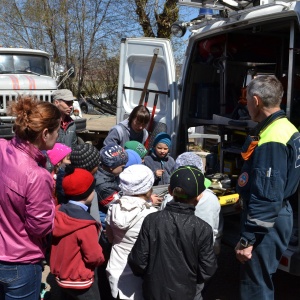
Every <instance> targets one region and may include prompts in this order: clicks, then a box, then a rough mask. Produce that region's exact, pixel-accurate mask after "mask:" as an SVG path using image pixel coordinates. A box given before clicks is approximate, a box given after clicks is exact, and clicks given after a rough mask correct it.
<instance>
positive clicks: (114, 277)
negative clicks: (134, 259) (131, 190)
mask: <svg viewBox="0 0 300 300" xmlns="http://www.w3.org/2000/svg"><path fill="white" fill-rule="evenodd" d="M156 211H157V210H156V209H155V208H154V207H152V206H151V203H148V202H147V201H145V200H144V199H142V198H139V197H134V196H123V197H122V198H121V199H119V200H118V201H117V202H116V203H114V204H112V205H110V207H109V209H108V212H107V216H106V223H107V227H106V233H107V237H108V239H109V241H110V242H111V243H112V250H111V254H110V259H109V261H108V265H107V268H106V272H107V276H108V280H109V283H110V287H111V292H112V296H113V297H114V298H117V296H118V293H119V297H120V299H137V300H139V299H143V296H142V279H141V278H139V277H136V276H134V275H133V273H132V271H131V269H130V267H129V265H128V264H127V257H128V255H129V253H130V251H131V249H132V247H133V245H134V243H135V241H136V240H137V238H138V234H139V232H140V229H141V226H142V223H143V220H144V218H145V217H146V216H147V215H148V214H150V213H153V212H156Z"/></svg>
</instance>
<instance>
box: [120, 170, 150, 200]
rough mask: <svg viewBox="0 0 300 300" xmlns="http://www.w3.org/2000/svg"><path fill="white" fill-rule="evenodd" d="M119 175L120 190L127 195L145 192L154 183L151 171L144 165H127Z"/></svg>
mask: <svg viewBox="0 0 300 300" xmlns="http://www.w3.org/2000/svg"><path fill="white" fill-rule="evenodd" d="M119 177H120V185H119V186H120V188H121V191H123V194H124V195H128V196H131V195H142V194H146V193H147V192H149V191H150V190H151V188H152V186H153V183H154V175H153V172H152V171H151V170H150V169H149V168H148V167H146V166H145V165H132V166H129V167H128V168H126V169H125V170H124V171H123V172H122V173H121V174H120V175H119Z"/></svg>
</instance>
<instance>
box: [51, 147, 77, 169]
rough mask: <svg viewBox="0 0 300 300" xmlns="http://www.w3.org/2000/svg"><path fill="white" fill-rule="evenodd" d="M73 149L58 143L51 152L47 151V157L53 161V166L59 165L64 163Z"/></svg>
mask: <svg viewBox="0 0 300 300" xmlns="http://www.w3.org/2000/svg"><path fill="white" fill-rule="evenodd" d="M71 151H72V149H71V148H70V147H68V146H66V145H64V144H61V143H56V144H55V145H54V147H53V148H52V149H51V150H48V151H47V155H48V157H49V159H50V161H51V164H52V165H54V166H55V165H57V164H58V163H59V162H60V161H62V160H63V159H64V158H65V157H66V156H67V155H68V154H70V153H71Z"/></svg>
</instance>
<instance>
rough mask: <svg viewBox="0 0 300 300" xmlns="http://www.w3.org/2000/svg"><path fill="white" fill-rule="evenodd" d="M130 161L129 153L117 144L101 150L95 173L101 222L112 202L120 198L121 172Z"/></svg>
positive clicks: (102, 222) (103, 224)
mask: <svg viewBox="0 0 300 300" xmlns="http://www.w3.org/2000/svg"><path fill="white" fill-rule="evenodd" d="M127 161H128V154H127V153H126V151H125V150H124V149H123V148H122V147H121V146H119V145H117V144H109V145H107V146H104V147H103V148H102V149H101V150H100V166H99V169H98V171H97V172H96V174H95V179H96V186H95V190H96V193H97V196H98V202H99V211H100V212H99V213H100V219H101V224H102V226H103V228H105V217H106V213H107V210H108V207H109V205H110V204H111V203H113V202H114V201H116V200H118V199H119V191H120V188H119V174H120V173H121V172H122V171H123V169H124V167H125V165H126V163H127Z"/></svg>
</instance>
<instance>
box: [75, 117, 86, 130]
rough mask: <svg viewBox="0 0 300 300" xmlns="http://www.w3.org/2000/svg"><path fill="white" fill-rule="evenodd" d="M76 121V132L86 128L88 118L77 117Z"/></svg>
mask: <svg viewBox="0 0 300 300" xmlns="http://www.w3.org/2000/svg"><path fill="white" fill-rule="evenodd" d="M74 122H75V124H76V132H81V131H83V130H86V119H84V118H82V119H75V120H74Z"/></svg>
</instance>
